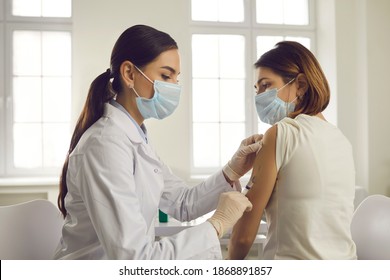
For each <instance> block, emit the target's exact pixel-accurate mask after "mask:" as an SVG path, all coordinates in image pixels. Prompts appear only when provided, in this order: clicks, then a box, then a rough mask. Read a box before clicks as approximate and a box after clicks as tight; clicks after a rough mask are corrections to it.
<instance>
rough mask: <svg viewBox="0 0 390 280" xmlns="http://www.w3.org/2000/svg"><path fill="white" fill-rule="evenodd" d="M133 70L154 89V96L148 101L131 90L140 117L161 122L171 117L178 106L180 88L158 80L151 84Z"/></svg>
mask: <svg viewBox="0 0 390 280" xmlns="http://www.w3.org/2000/svg"><path fill="white" fill-rule="evenodd" d="M135 68H136V69H137V70H138V71H139V72H140V73H141V74H142V75H143V76H144V77H145V78H146V79H147V80H148V81H149V82H151V83H152V84H153V87H154V94H153V97H152V98H150V99H148V98H144V97H141V96H139V94H138V93H137V92H136V90H135V89H134V88H133V90H134V92H135V94H136V95H137V98H136V102H137V107H138V110H139V111H140V113H141V115H142V117H143V118H144V119H148V118H155V119H159V120H161V119H164V118H166V117H168V116H169V115H171V114H172V113H173V112H174V111H175V109H176V108H177V106H178V105H179V101H180V93H181V86H180V85H178V84H173V83H167V82H163V81H158V80H154V82H153V81H152V80H151V79H149V78H148V77H147V76H146V75H145V74H144V73H143V72H142V71H141V70H140V69H138V67H136V66H135Z"/></svg>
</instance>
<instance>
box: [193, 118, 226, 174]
mask: <svg viewBox="0 0 390 280" xmlns="http://www.w3.org/2000/svg"><path fill="white" fill-rule="evenodd" d="M193 130H194V131H193V132H194V135H193V139H194V144H193V145H194V149H193V155H194V167H218V166H220V163H219V153H220V152H219V147H220V145H219V125H218V123H209V124H197V123H194V125H193Z"/></svg>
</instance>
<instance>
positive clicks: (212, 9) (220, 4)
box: [191, 0, 244, 22]
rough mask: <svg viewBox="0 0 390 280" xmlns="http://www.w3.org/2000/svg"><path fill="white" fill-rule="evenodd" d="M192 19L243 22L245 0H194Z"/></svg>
mask: <svg viewBox="0 0 390 280" xmlns="http://www.w3.org/2000/svg"><path fill="white" fill-rule="evenodd" d="M191 12H192V15H191V17H192V20H195V21H220V22H243V21H244V2H243V0H192V1H191Z"/></svg>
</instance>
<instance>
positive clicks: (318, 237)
mask: <svg viewBox="0 0 390 280" xmlns="http://www.w3.org/2000/svg"><path fill="white" fill-rule="evenodd" d="M277 126H278V130H277V138H276V167H277V171H278V178H277V181H276V185H275V188H274V190H273V193H272V195H271V198H270V200H269V202H268V204H267V207H266V209H265V214H266V218H267V223H268V225H269V231H268V235H267V241H266V244H265V247H264V258H265V259H336V260H338V259H356V247H355V244H354V242H353V241H352V238H351V232H350V224H351V218H352V214H353V211H354V204H353V201H354V195H355V169H354V162H353V155H352V147H351V144H350V143H349V141H348V140H347V139H346V137H345V136H344V135H343V134H342V133H341V131H340V130H339V129H338V128H336V127H335V126H333V125H331V124H330V123H328V122H325V121H323V120H321V119H320V118H318V117H313V116H308V115H303V114H302V115H299V116H297V117H296V118H295V119H291V118H285V119H283V120H282V121H280V122H279V123H278V124H277Z"/></svg>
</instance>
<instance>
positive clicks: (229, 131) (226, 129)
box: [220, 123, 245, 166]
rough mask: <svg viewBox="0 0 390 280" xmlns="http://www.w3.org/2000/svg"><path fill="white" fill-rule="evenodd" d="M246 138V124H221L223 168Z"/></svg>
mask: <svg viewBox="0 0 390 280" xmlns="http://www.w3.org/2000/svg"><path fill="white" fill-rule="evenodd" d="M244 138H245V123H222V124H221V163H220V164H221V166H222V165H224V164H226V163H227V162H228V161H229V160H230V158H231V157H232V156H233V154H234V153H235V152H236V150H237V149H238V147H239V146H240V143H241V141H242V140H243V139H244Z"/></svg>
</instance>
